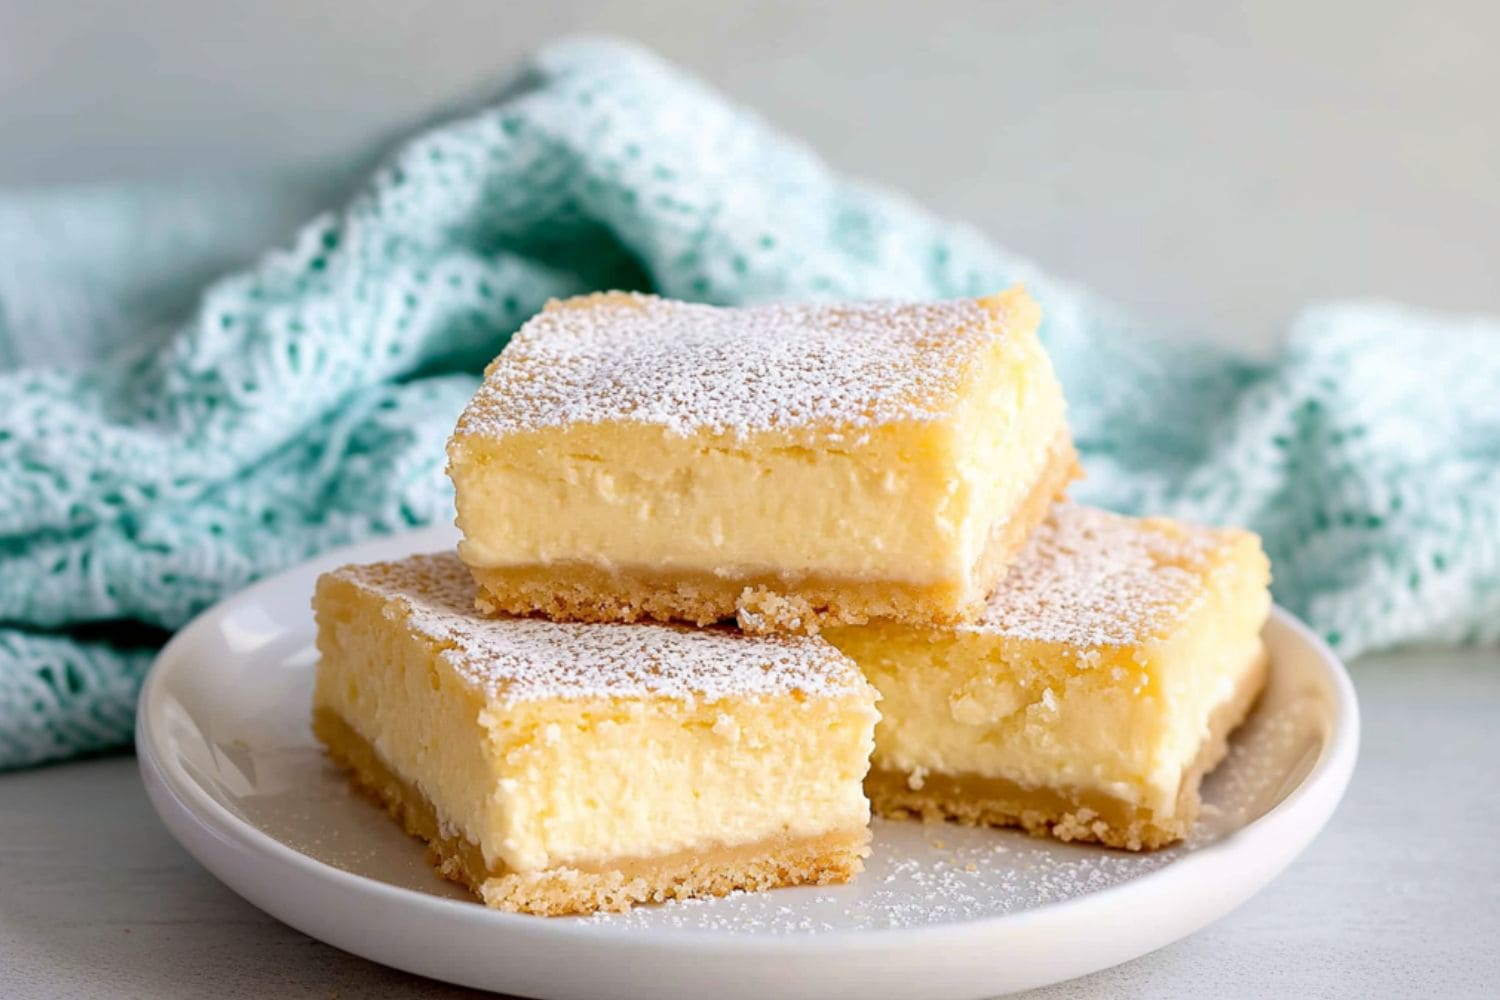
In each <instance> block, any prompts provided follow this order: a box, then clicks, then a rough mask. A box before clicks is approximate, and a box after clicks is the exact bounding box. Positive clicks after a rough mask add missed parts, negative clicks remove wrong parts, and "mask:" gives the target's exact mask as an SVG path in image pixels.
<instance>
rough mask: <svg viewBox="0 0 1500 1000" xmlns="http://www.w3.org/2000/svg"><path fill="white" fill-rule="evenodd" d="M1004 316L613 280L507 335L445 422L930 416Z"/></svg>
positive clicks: (709, 424) (714, 428) (973, 306)
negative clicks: (742, 298)
mask: <svg viewBox="0 0 1500 1000" xmlns="http://www.w3.org/2000/svg"><path fill="white" fill-rule="evenodd" d="M995 301H996V302H997V306H996V308H997V309H1003V308H1004V306H1003V305H999V304H998V303H999V302H1000V301H1001V300H995ZM1004 328H1005V323H1004V321H1003V316H1002V318H1001V321H998V322H997V319H996V316H995V315H993V314H992V313H991V312H989V311H988V310H987V309H986V308H984V307H983V306H981V305H980V304H979V303H978V302H976V301H974V300H972V299H965V300H957V301H951V302H929V303H910V304H904V303H890V302H866V303H849V304H840V305H766V306H754V307H749V308H737V309H725V308H719V307H715V306H706V305H697V304H692V303H685V302H673V301H669V300H666V299H660V298H657V297H655V296H650V295H640V294H635V293H624V292H610V293H604V294H600V295H593V296H587V297H584V298H580V299H570V300H567V301H565V302H561V303H556V302H555V303H552V304H551V305H550V306H549V307H548V308H547V309H546V310H545V311H543V312H542V313H540V314H539V315H537V316H536V317H534V318H533V319H532V320H531V321H530V322H528V323H527V324H526V325H525V326H524V327H522V328H521V330H520V331H519V332H518V333H517V334H516V335H515V337H514V338H513V339H512V340H511V342H510V344H509V346H507V347H506V349H505V352H504V353H503V354H501V355H500V357H499V358H497V359H496V360H495V362H494V364H492V365H491V366H490V370H489V371H488V372H487V373H486V375H485V380H484V384H483V385H482V386H481V387H480V389H479V391H478V393H477V394H476V395H475V397H474V399H473V401H472V402H471V403H470V405H469V407H468V409H467V410H465V412H464V415H463V417H462V418H461V419H460V421H459V427H458V430H459V433H460V434H477V435H482V436H493V435H501V434H506V433H512V432H516V431H521V430H529V429H538V428H543V427H557V426H565V425H568V424H573V423H597V422H600V421H609V420H627V421H630V422H634V423H642V424H652V425H659V426H662V427H664V428H666V429H668V430H669V431H671V432H673V433H676V434H689V433H693V432H697V431H705V430H706V431H711V432H715V433H731V434H733V433H749V432H755V431H764V430H769V429H773V428H791V427H808V426H818V425H822V424H837V425H849V426H855V427H865V426H873V425H877V424H881V423H885V422H889V421H894V420H919V421H920V420H932V419H938V418H941V417H944V416H946V415H948V414H949V413H950V412H951V410H952V407H953V405H954V402H955V401H956V399H957V396H958V393H959V391H960V390H961V388H962V385H963V380H964V377H965V374H966V372H967V370H968V366H969V365H970V363H971V362H972V361H973V359H974V358H976V357H977V356H978V355H979V354H980V353H981V351H982V350H983V349H984V347H986V346H987V345H989V344H991V343H993V342H994V340H995V338H997V337H1001V336H1004Z"/></svg>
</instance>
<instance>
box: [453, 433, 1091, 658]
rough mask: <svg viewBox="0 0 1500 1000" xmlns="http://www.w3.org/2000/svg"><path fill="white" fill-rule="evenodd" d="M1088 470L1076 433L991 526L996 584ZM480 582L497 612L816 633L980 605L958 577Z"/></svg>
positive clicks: (621, 576)
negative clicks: (962, 590) (959, 601)
mask: <svg viewBox="0 0 1500 1000" xmlns="http://www.w3.org/2000/svg"><path fill="white" fill-rule="evenodd" d="M1081 475H1082V470H1081V469H1080V467H1079V464H1078V454H1077V452H1076V451H1075V450H1074V447H1073V444H1072V441H1071V438H1069V437H1068V435H1067V434H1066V432H1065V433H1064V434H1063V435H1062V436H1061V437H1060V438H1059V439H1058V441H1057V442H1056V443H1055V444H1054V445H1053V447H1052V450H1051V454H1050V457H1049V459H1048V462H1047V465H1046V468H1045V469H1044V471H1043V473H1042V474H1041V475H1040V476H1039V477H1038V478H1037V480H1036V483H1035V485H1034V486H1033V488H1032V490H1031V491H1030V493H1029V494H1028V495H1027V497H1026V499H1025V500H1024V501H1023V502H1022V503H1021V504H1020V506H1019V507H1018V508H1017V509H1016V511H1015V513H1014V516H1012V517H1011V518H1010V519H1008V520H1007V521H1005V522H1003V523H1001V524H997V525H996V526H995V528H994V530H993V531H992V532H991V534H990V537H989V540H988V542H987V544H986V546H985V550H984V554H983V556H982V557H981V560H980V564H979V577H980V579H981V580H983V581H984V582H985V584H986V587H985V589H986V590H987V589H988V585H990V584H993V583H994V582H995V581H997V580H998V579H1000V578H1001V577H1002V576H1004V574H1005V570H1006V567H1007V566H1008V565H1009V564H1010V562H1011V561H1012V560H1013V559H1014V558H1015V556H1016V554H1017V553H1018V552H1019V551H1020V550H1021V549H1022V548H1023V547H1024V546H1025V544H1026V540H1027V538H1028V536H1029V535H1030V533H1031V531H1032V529H1034V528H1035V527H1036V526H1037V525H1038V524H1040V523H1041V522H1042V521H1043V520H1044V519H1045V518H1046V517H1047V514H1048V511H1049V510H1050V509H1051V507H1052V505H1053V503H1054V502H1056V501H1057V500H1058V499H1060V498H1061V497H1062V496H1063V495H1064V494H1065V493H1066V492H1067V489H1068V485H1069V484H1070V483H1071V482H1073V480H1075V479H1078V478H1080V476H1081ZM470 571H471V572H472V573H473V575H474V579H475V582H476V583H477V584H478V587H479V594H478V597H477V598H476V602H475V603H476V606H477V607H478V608H479V609H480V610H481V611H484V612H486V613H488V614H497V613H503V614H542V615H545V616H547V617H549V618H553V619H556V620H558V621H579V622H635V621H652V620H655V621H682V622H689V623H692V624H695V625H709V624H713V623H715V622H719V621H725V620H728V619H735V620H736V621H737V623H738V625H739V627H740V628H741V629H742V630H744V631H745V632H749V633H752V634H766V633H782V632H802V633H816V632H817V631H819V630H820V629H822V628H825V627H829V626H834V625H862V624H865V623H866V622H869V621H871V620H874V619H894V620H898V621H903V622H914V623H922V624H935V625H941V624H952V623H955V622H958V621H962V620H964V619H966V618H967V617H969V616H971V615H972V614H973V613H975V612H976V611H977V610H978V608H979V607H980V606H981V605H982V604H983V599H982V598H978V599H975V600H973V601H971V602H969V603H968V604H967V605H963V606H962V611H961V612H960V613H955V612H954V610H953V608H954V605H955V601H956V598H957V594H958V592H959V587H958V586H957V585H956V584H945V585H941V586H932V585H923V584H901V583H894V582H891V581H887V580H881V581H864V580H848V579H829V578H826V577H816V576H801V577H798V578H795V579H793V578H788V577H786V576H782V575H777V574H770V573H767V574H762V575H758V576H753V577H749V578H746V577H736V578H734V579H724V578H722V577H719V576H716V575H714V574H712V573H706V572H680V571H666V570H662V569H660V568H656V567H618V568H616V569H615V570H614V571H612V572H611V571H606V570H604V569H601V568H600V567H598V566H596V565H594V564H591V563H577V562H575V563H550V564H547V565H545V566H512V567H504V568H482V567H470Z"/></svg>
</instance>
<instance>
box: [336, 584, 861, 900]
mask: <svg viewBox="0 0 1500 1000" xmlns="http://www.w3.org/2000/svg"><path fill="white" fill-rule="evenodd" d="M473 588H474V585H473V581H472V579H471V578H470V577H469V574H468V572H467V570H466V569H465V568H464V566H463V565H462V564H461V563H460V562H459V561H458V558H457V556H454V555H436V556H416V557H412V558H410V559H407V560H405V561H402V562H395V563H380V564H375V565H368V566H350V567H345V568H344V569H340V570H337V571H335V572H332V573H328V574H325V575H324V576H323V577H322V578H321V579H320V580H319V582H318V587H317V593H316V596H315V598H314V600H313V606H314V610H315V612H316V617H317V625H318V650H319V652H320V654H321V659H320V661H319V664H318V668H317V681H316V686H315V693H314V703H313V730H314V732H315V733H316V734H317V736H318V738H319V739H320V740H322V742H323V743H324V744H325V745H326V747H327V749H328V752H329V754H330V755H331V756H332V757H333V759H334V760H335V761H336V762H337V763H339V764H340V765H342V766H343V767H344V768H345V769H347V770H348V772H349V773H350V777H351V780H352V781H353V783H354V784H355V786H357V787H358V788H360V789H362V790H364V791H366V792H368V793H369V794H370V795H371V796H373V797H374V798H375V799H376V800H377V801H378V802H380V803H381V804H383V805H384V806H385V807H386V809H387V810H388V811H389V812H390V813H391V814H392V815H393V816H394V817H396V819H397V820H399V821H400V822H401V823H402V824H403V825H404V826H405V828H406V829H407V831H408V832H410V833H412V834H414V835H416V836H418V837H420V838H422V839H423V840H425V841H427V843H428V845H429V852H428V854H429V858H430V859H431V860H432V861H433V863H434V864H435V865H436V866H437V868H438V870H439V872H440V873H441V874H442V875H444V876H446V877H448V878H451V879H453V880H455V881H457V882H460V883H462V884H464V885H466V886H468V887H469V889H471V890H472V891H473V892H474V893H475V894H476V895H477V896H479V897H480V898H481V899H482V900H483V901H484V902H485V903H487V904H488V905H490V906H493V907H498V908H501V909H507V910H520V911H525V912H530V913H541V914H562V913H586V912H592V911H595V910H620V909H626V908H628V907H630V906H632V905H633V904H636V903H642V902H648V901H657V900H662V899H667V898H674V897H687V896H699V895H722V894H724V893H727V892H729V891H731V890H735V889H766V888H771V887H774V886H781V885H797V884H806V883H812V884H825V883H831V882H842V881H845V880H847V879H848V878H849V877H850V876H851V875H852V874H853V873H855V872H857V871H859V870H860V867H861V860H860V859H861V858H862V857H863V856H864V855H865V854H866V852H867V850H868V844H869V825H868V824H869V804H868V802H867V801H866V799H865V796H864V793H863V791H862V789H861V782H862V780H863V778H864V776H865V772H866V771H867V770H868V768H869V755H870V750H871V747H872V745H873V739H874V736H873V732H874V726H875V720H876V718H877V714H876V712H875V707H874V703H875V692H874V690H873V689H872V688H871V687H870V686H869V685H868V684H867V683H866V682H865V680H864V679H863V677H862V676H861V675H860V673H859V670H858V668H856V667H855V666H854V664H853V663H852V662H850V661H849V660H848V659H847V658H846V657H845V656H844V655H843V654H841V653H839V652H838V651H837V650H836V649H834V648H833V647H832V646H830V645H828V643H826V642H824V641H823V640H821V639H818V638H815V637H808V636H790V637H781V636H774V637H754V636H746V635H743V634H741V633H738V632H734V631H731V630H728V629H708V630H690V629H686V628H682V627H677V626H669V625H586V624H559V623H555V622H550V621H545V620H538V619H515V618H511V619H503V618H502V619H495V618H485V617H482V616H480V615H479V614H478V613H477V612H476V611H475V610H474V606H473V605H474V589H473Z"/></svg>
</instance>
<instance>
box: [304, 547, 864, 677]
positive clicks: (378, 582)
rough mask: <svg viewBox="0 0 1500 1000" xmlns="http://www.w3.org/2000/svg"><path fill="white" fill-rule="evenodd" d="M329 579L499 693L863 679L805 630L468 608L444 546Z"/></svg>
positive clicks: (462, 579) (456, 566) (466, 592)
mask: <svg viewBox="0 0 1500 1000" xmlns="http://www.w3.org/2000/svg"><path fill="white" fill-rule="evenodd" d="M335 581H338V582H343V583H348V584H351V585H353V586H354V587H356V588H358V589H359V590H361V591H363V592H364V593H365V594H367V595H369V596H371V597H373V598H375V599H376V600H378V601H380V602H381V603H382V608H381V614H383V615H384V616H385V617H386V618H388V619H392V620H395V621H399V622H400V623H401V624H402V626H403V627H404V628H405V630H406V631H408V632H410V633H414V634H417V635H421V636H423V637H425V638H427V639H429V640H431V641H432V642H433V643H435V644H437V645H439V646H442V647H444V648H443V649H442V651H441V652H440V653H439V655H440V656H442V657H443V658H444V659H446V660H447V662H448V663H449V664H450V665H451V666H452V667H453V668H454V669H455V670H456V671H458V672H459V673H460V674H462V675H463V676H464V677H466V678H468V679H469V680H470V681H471V682H472V683H475V684H477V685H480V686H481V687H483V688H484V689H485V691H486V692H487V694H488V695H489V697H491V698H492V699H497V700H500V701H502V702H504V703H514V702H521V701H534V700H541V699H550V698H568V699H579V698H644V697H666V698H680V699H705V700H709V701H716V700H718V699H721V698H727V697H745V696H763V695H785V694H790V693H792V692H801V693H802V694H804V695H806V696H811V697H827V696H845V695H848V694H851V693H858V692H863V691H865V690H867V688H866V684H865V681H864V677H863V676H862V675H861V674H860V672H859V669H858V668H857V667H856V666H855V665H854V662H853V661H852V660H850V659H848V658H847V657H846V656H844V655H843V654H842V653H840V652H839V651H838V650H836V649H834V648H833V646H831V645H829V644H828V643H827V642H825V641H824V640H822V639H818V638H815V637H809V636H748V635H744V634H741V633H740V632H738V631H735V630H733V629H728V628H709V629H693V628H684V627H677V626H673V625H623V624H621V625H588V624H574V623H559V622H551V621H545V620H542V619H535V618H489V617H485V616H484V615H481V614H480V613H479V612H478V611H476V610H474V581H473V579H472V578H471V577H470V575H469V571H468V569H467V568H466V567H465V566H464V565H463V563H461V562H460V561H459V559H458V556H457V555H456V554H454V553H450V552H445V553H439V554H436V555H419V556H411V557H409V558H406V559H403V560H401V561H400V562H388V563H372V564H369V565H363V566H345V567H343V568H342V569H337V570H334V571H333V572H331V573H328V574H325V575H324V577H323V579H322V580H320V581H319V591H320V594H321V592H322V590H323V588H324V587H325V586H328V585H329V584H331V583H333V582H335Z"/></svg>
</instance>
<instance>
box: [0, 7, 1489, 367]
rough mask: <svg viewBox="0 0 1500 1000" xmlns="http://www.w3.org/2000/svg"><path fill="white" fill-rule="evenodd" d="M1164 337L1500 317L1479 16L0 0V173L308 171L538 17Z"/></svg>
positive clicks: (1261, 341)
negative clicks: (1299, 321)
mask: <svg viewBox="0 0 1500 1000" xmlns="http://www.w3.org/2000/svg"><path fill="white" fill-rule="evenodd" d="M576 31H604V32H612V33H618V34H624V35H628V36H631V37H634V38H636V39H639V40H641V41H643V42H645V43H647V44H649V45H651V46H652V47H654V48H656V49H657V50H659V51H661V52H663V53H665V54H666V55H668V56H670V57H672V58H673V59H676V60H678V61H680V62H681V63H684V64H686V65H687V66H689V67H691V68H693V69H694V70H696V71H697V72H699V73H700V74H702V75H703V76H705V77H707V78H708V79H709V80H711V81H713V82H714V83H715V84H718V85H719V86H721V87H722V88H724V89H725V90H727V91H728V92H729V93H731V94H732V95H734V96H735V97H737V98H739V99H740V100H743V101H744V102H746V103H748V104H750V105H753V106H754V107H756V108H758V109H760V110H761V111H763V112H764V113H765V114H766V115H767V116H768V117H769V118H770V119H772V120H773V121H775V122H778V123H780V124H781V125H782V126H784V127H785V128H787V129H789V130H790V131H792V132H794V133H797V134H799V135H801V136H804V137H806V138H807V139H809V140H811V141H812V142H813V143H814V145H816V146H817V147H818V148H819V149H820V150H822V152H823V153H824V154H825V155H826V156H827V157H828V158H829V159H830V160H832V161H833V162H834V163H835V164H837V165H838V166H840V167H842V168H844V169H846V170H848V171H853V172H856V173H859V174H862V175H864V176H867V177H869V178H872V179H875V180H878V181H882V182H886V183H889V184H891V185H894V186H896V187H899V188H903V189H905V190H907V191H910V192H911V193H913V194H915V195H916V196H918V197H919V198H920V199H922V200H923V201H925V202H927V203H928V204H930V205H932V206H934V207H936V208H938V209H940V210H941V211H943V212H945V213H947V214H949V215H953V216H959V217H965V218H967V219H969V220H971V221H973V222H975V223H977V224H978V225H979V226H981V227H982V228H984V229H985V230H987V231H988V232H989V233H991V234H992V235H993V236H994V237H995V238H997V239H998V240H1000V241H1002V242H1004V243H1006V244H1007V245H1009V246H1011V247H1013V248H1015V249H1018V250H1020V251H1022V252H1024V253H1026V254H1029V255H1030V256H1032V257H1033V258H1035V259H1037V260H1038V261H1040V262H1042V263H1044V264H1046V265H1048V266H1050V267H1051V268H1053V269H1054V270H1055V271H1058V272H1060V273H1063V274H1066V275H1069V276H1072V277H1074V278H1077V279H1079V280H1082V281H1084V282H1087V283H1089V284H1091V285H1093V286H1094V287H1096V288H1097V289H1099V290H1101V291H1103V292H1105V293H1107V294H1108V295H1110V296H1112V297H1114V298H1116V299H1117V300H1121V301H1124V302H1126V303H1129V304H1131V305H1133V306H1135V307H1137V308H1139V309H1141V310H1143V311H1144V312H1146V313H1147V314H1148V315H1152V316H1155V317H1157V318H1160V319H1162V320H1164V321H1166V322H1168V323H1171V324H1173V325H1178V326H1182V327H1185V328H1188V329H1193V330H1198V331H1201V332H1202V333H1204V334H1206V335H1208V336H1212V337H1214V338H1216V339H1220V340H1224V341H1230V342H1238V343H1241V344H1243V345H1245V346H1247V347H1253V346H1262V347H1263V346H1265V345H1266V344H1267V343H1268V342H1269V339H1270V338H1272V337H1274V336H1275V335H1276V333H1277V332H1278V331H1279V330H1280V329H1281V327H1282V326H1283V324H1284V322H1285V321H1286V320H1287V319H1288V318H1289V316H1290V315H1291V314H1292V313H1293V311H1294V310H1295V309H1296V307H1297V306H1299V305H1301V304H1303V303H1305V302H1307V301H1308V300H1311V299H1314V298H1322V297H1329V296H1341V295H1361V296H1380V297H1392V298H1400V299H1403V300H1407V301H1411V302H1415V303H1419V304H1423V305H1430V306H1434V307H1440V308H1445V309H1453V310H1463V311H1468V310H1486V311H1494V312H1500V266H1497V264H1500V110H1497V105H1500V58H1496V56H1495V52H1496V51H1497V47H1500V4H1497V3H1492V2H1488V0H1466V2H1458V0H1449V2H1437V3H1413V2H1404V3H1403V2H1385V0H1379V2H1365V3H1359V2H1346V0H1332V2H1298V0H1268V2H1259V3H1245V4H1231V3H1203V2H1199V0H1166V2H1154V3H1108V2H1096V3H1086V2H1057V0H1051V2H1048V0H1038V2H1024V3H981V2H938V3H920V2H912V0H908V2H875V0H870V2H855V0H850V2H845V3H809V2H802V3H797V2H789V3H779V2H762V3H755V4H721V3H713V2H705V0H699V2H692V0H685V2H671V3H668V2H655V3H652V2H647V3H629V4H624V3H607V2H598V0H593V2H583V0H577V2H548V3H532V4H520V3H500V2H484V0H437V2H431V3H386V4H381V3H371V2H368V0H265V2H258V3H234V4H230V3H200V2H196V0H135V2H99V3H85V2H82V0H79V2H36V0H31V2H26V0H0V184H47V183H58V182H72V181H90V180H99V179H104V178H110V177H115V176H120V175H143V174H156V173H161V172H176V173H181V172H201V171H223V170H231V169H245V168H260V167H265V166H269V165H282V164H307V163H316V162H317V161H319V159H320V158H324V157H329V156H333V155H336V154H338V153H340V152H342V151H344V150H347V149H349V148H350V147H352V146H356V145H358V144H360V143H363V142H366V141H368V140H369V139H370V138H371V137H374V136H378V135H380V134H382V133H383V132H384V131H385V130H386V129H388V128H390V127H393V126H395V125H398V124H400V123H403V122H406V121H408V120H410V119H412V118H414V117H417V116H420V115H421V114H422V113H423V112H424V111H426V110H428V109H429V108H431V107H432V106H434V105H435V104H438V103H441V102H442V101H444V100H445V99H448V98H452V97H454V96H456V95H460V94H463V93H466V92H469V91H471V90H473V89H474V88H476V87H478V86H479V85H480V84H481V83H482V82H483V81H486V80H491V79H495V78H496V77H497V76H499V75H501V74H503V73H504V71H505V70H506V69H507V68H508V67H510V66H512V65H513V64H514V62H515V60H516V59H517V58H518V57H519V56H520V55H521V54H522V53H523V52H525V51H526V50H528V49H530V48H532V47H534V46H536V45H537V44H539V43H541V42H543V41H545V40H548V39H550V38H554V37H557V36H559V35H562V34H566V33H569V32H576Z"/></svg>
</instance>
